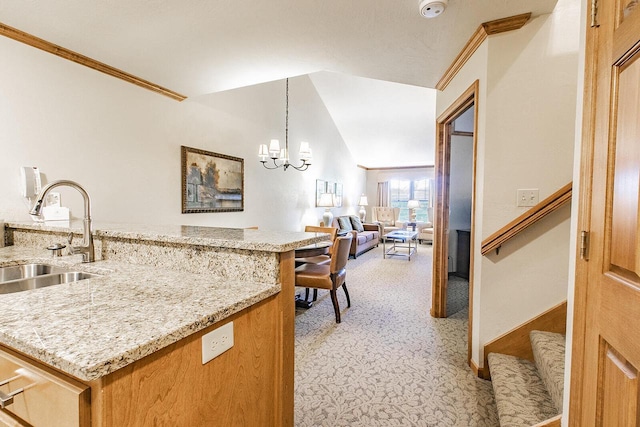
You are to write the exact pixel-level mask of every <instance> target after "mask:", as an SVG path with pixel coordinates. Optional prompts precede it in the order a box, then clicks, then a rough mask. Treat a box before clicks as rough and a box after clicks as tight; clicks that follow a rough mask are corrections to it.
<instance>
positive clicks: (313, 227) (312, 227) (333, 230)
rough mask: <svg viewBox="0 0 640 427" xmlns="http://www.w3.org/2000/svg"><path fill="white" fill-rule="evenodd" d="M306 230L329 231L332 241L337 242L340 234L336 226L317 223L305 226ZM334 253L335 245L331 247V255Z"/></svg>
mask: <svg viewBox="0 0 640 427" xmlns="http://www.w3.org/2000/svg"><path fill="white" fill-rule="evenodd" d="M304 231H306V232H309V233H327V234H329V235H330V236H329V238H328V239H327V240H330V241H331V243H335V241H336V236H337V235H338V229H337V228H336V227H320V226H317V225H307V226H305V227H304ZM331 254H333V246H331V248H329V255H331Z"/></svg>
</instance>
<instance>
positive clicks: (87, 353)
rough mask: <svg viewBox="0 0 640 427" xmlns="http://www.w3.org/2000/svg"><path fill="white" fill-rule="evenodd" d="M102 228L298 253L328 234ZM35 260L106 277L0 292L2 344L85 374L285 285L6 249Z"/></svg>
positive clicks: (104, 232) (2, 258)
mask: <svg viewBox="0 0 640 427" xmlns="http://www.w3.org/2000/svg"><path fill="white" fill-rule="evenodd" d="M6 227H7V228H14V229H22V230H36V231H45V232H57V233H60V232H63V233H64V232H69V231H73V232H76V231H77V232H79V233H81V231H82V229H81V227H75V226H74V225H73V224H68V223H67V224H61V225H60V224H56V225H50V224H46V223H20V222H7V223H6ZM131 230H133V231H131ZM93 234H94V237H95V236H103V237H105V238H123V239H134V240H138V241H151V242H161V243H175V244H180V245H203V246H209V247H220V248H232V249H241V250H247V251H262V252H288V251H292V250H294V249H295V248H298V247H301V246H305V245H308V244H310V243H314V242H317V241H320V240H323V239H324V238H326V235H324V234H323V233H304V232H267V231H259V230H246V229H222V228H209V227H192V226H138V225H134V226H131V225H128V226H127V225H112V226H108V227H99V228H98V229H94V233H93ZM32 262H37V263H46V264H53V265H60V266H66V267H71V268H72V269H73V270H74V271H83V272H88V273H96V274H98V275H100V277H92V278H90V279H85V280H81V281H78V282H74V283H66V284H60V285H55V286H51V287H46V288H41V289H34V290H29V291H24V292H17V293H11V294H2V295H0V313H1V315H0V344H2V345H5V346H8V347H10V348H13V349H15V350H17V351H19V352H22V353H24V354H26V355H27V356H30V357H32V358H34V359H36V360H39V361H42V362H44V363H46V364H48V365H50V366H52V367H54V368H56V369H58V370H60V371H62V372H65V373H67V374H70V375H72V376H74V377H77V378H79V379H81V380H85V381H92V380H95V379H98V378H100V377H103V376H105V375H108V374H110V373H112V372H114V371H116V370H118V369H120V368H122V367H125V366H127V365H128V364H130V363H132V362H134V361H136V360H139V359H142V358H143V357H145V356H147V355H150V354H152V353H154V352H156V351H158V350H160V349H161V348H164V347H166V346H168V345H171V344H173V343H175V342H177V341H179V340H181V339H183V338H185V337H187V336H189V335H191V334H193V333H195V332H198V331H200V330H203V329H205V328H207V327H208V326H211V325H213V324H215V323H217V322H219V321H221V320H224V319H225V318H227V317H229V316H231V315H233V314H235V313H238V312H240V311H242V310H243V309H245V308H248V307H250V306H252V305H254V304H256V303H258V302H260V301H262V300H264V299H266V298H269V297H271V296H273V295H276V294H277V293H279V292H280V289H281V287H280V283H277V281H275V282H274V283H259V282H252V281H248V280H239V279H238V280H233V279H228V280H221V279H220V278H214V277H212V276H211V275H210V274H198V273H193V272H183V271H176V270H172V269H170V268H162V267H154V266H148V265H143V264H131V263H127V262H122V261H115V260H108V259H107V260H100V261H96V262H92V263H82V262H81V258H80V256H78V255H74V256H63V257H56V258H52V257H51V256H50V255H49V254H48V253H47V251H46V249H34V248H30V247H20V246H8V247H5V248H0V266H7V265H16V264H26V263H32Z"/></svg>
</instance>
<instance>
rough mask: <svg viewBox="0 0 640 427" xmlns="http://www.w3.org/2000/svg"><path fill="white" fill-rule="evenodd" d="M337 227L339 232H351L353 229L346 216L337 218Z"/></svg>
mask: <svg viewBox="0 0 640 427" xmlns="http://www.w3.org/2000/svg"><path fill="white" fill-rule="evenodd" d="M338 225H340V230H345V231H351V230H353V227H352V226H351V221H350V220H349V217H348V216H339V217H338Z"/></svg>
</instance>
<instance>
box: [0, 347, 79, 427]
mask: <svg viewBox="0 0 640 427" xmlns="http://www.w3.org/2000/svg"><path fill="white" fill-rule="evenodd" d="M7 380H10V381H8V382H7V383H6V384H4V385H2V386H0V391H2V392H3V393H4V394H7V395H8V394H10V393H11V392H15V391H17V390H19V389H21V388H22V389H24V391H23V392H21V393H18V394H16V395H15V396H14V397H13V403H11V404H8V405H6V407H5V408H4V409H0V425H3V424H4V425H8V426H20V425H30V426H34V427H41V426H42V427H45V426H46V427H69V426H82V427H84V426H89V425H90V394H91V393H90V392H91V391H90V389H89V388H88V387H87V386H86V385H84V384H82V383H80V382H78V381H75V380H73V379H71V378H66V377H63V376H62V375H59V374H54V373H53V371H49V370H46V371H45V370H44V369H41V368H39V367H37V366H35V365H33V364H31V363H29V362H28V361H26V360H24V359H22V358H18V357H17V355H14V354H10V353H8V352H6V351H2V350H0V383H3V382H5V381H7ZM16 416H17V417H16ZM23 422H26V423H28V424H23Z"/></svg>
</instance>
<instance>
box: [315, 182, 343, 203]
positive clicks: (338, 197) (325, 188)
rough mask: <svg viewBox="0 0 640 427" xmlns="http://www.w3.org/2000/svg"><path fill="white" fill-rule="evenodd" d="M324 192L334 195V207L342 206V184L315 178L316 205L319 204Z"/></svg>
mask: <svg viewBox="0 0 640 427" xmlns="http://www.w3.org/2000/svg"><path fill="white" fill-rule="evenodd" d="M325 193H330V194H333V195H334V197H333V203H335V205H334V207H341V206H342V184H338V183H335V182H333V181H324V180H322V179H316V207H318V206H320V197H321V196H322V195H323V194H325Z"/></svg>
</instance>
